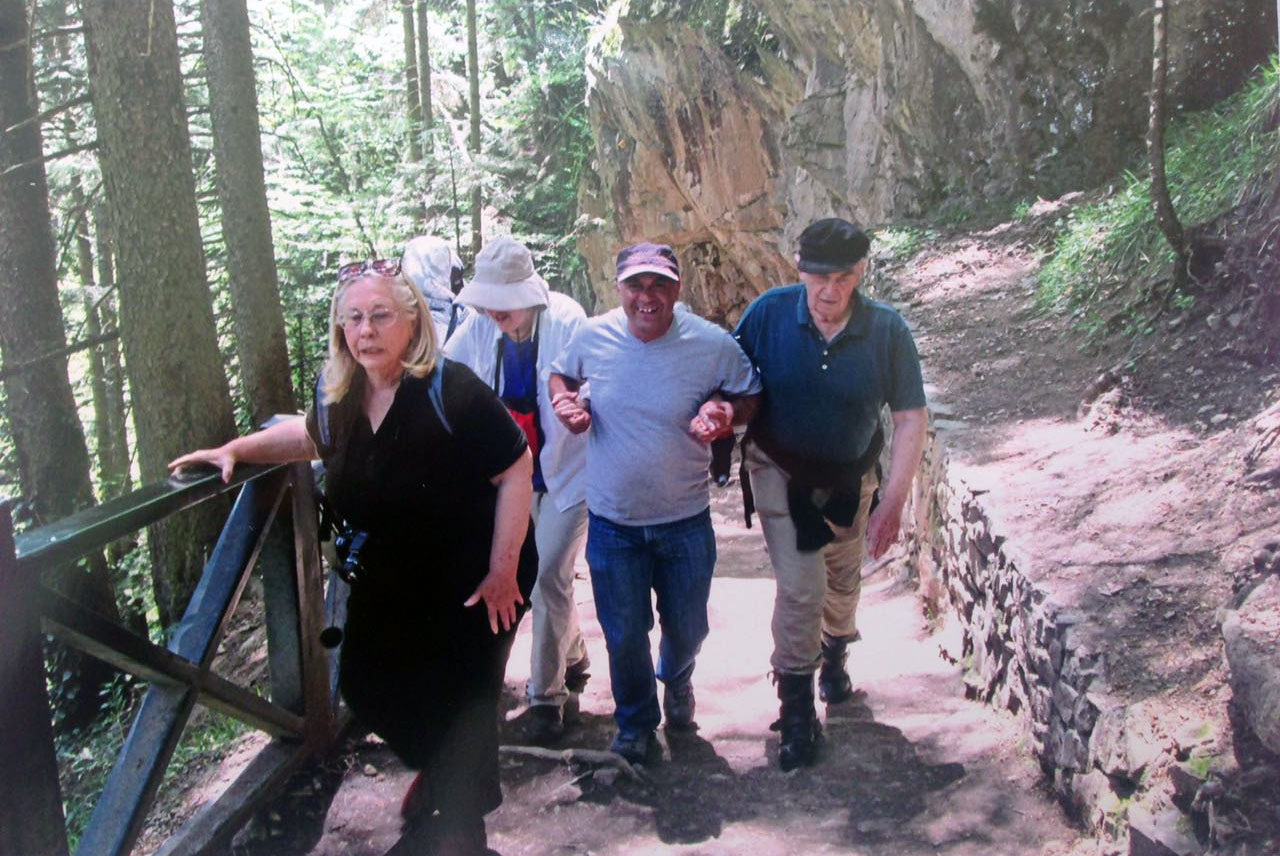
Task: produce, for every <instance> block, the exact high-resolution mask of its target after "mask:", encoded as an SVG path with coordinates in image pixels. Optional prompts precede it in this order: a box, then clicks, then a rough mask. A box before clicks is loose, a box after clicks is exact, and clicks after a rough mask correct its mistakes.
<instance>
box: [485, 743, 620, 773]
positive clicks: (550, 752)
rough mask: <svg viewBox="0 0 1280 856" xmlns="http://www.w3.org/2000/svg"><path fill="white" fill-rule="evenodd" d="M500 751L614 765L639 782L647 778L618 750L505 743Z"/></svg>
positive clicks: (549, 759) (564, 760)
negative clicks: (608, 750)
mask: <svg viewBox="0 0 1280 856" xmlns="http://www.w3.org/2000/svg"><path fill="white" fill-rule="evenodd" d="M498 753H499V754H502V755H524V756H526V757H529V758H541V759H543V760H545V761H561V762H563V763H565V764H568V765H571V766H572V765H573V764H586V765H589V766H594V767H613V768H614V769H616V770H618V771H619V772H621V773H623V774H624V775H626V777H627V778H629V779H633V780H635V781H637V782H641V781H644V780H645V776H644V775H643V773H642V772H641V771H640V770H637V769H636V768H635V767H633V766H632V765H631V763H630V762H629V761H628V760H627V759H626V758H623V757H622V756H621V755H619V754H617V753H616V752H606V751H602V750H600V749H579V748H576V747H570V748H568V749H544V748H543V747H541V746H507V745H504V746H499V747H498Z"/></svg>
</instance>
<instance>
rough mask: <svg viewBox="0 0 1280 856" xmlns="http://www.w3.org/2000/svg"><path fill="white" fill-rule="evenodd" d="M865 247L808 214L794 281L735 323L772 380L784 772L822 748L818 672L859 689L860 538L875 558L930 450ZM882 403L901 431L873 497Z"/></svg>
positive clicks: (776, 666)
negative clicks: (870, 292)
mask: <svg viewBox="0 0 1280 856" xmlns="http://www.w3.org/2000/svg"><path fill="white" fill-rule="evenodd" d="M869 249H870V240H869V239H868V237H867V236H866V234H865V233H863V231H862V230H861V229H859V228H858V227H857V226H856V225H854V224H853V223H850V222H848V221H847V220H841V219H838V218H830V219H826V220H819V221H817V222H815V223H812V224H811V225H809V226H808V228H806V229H805V230H804V232H802V233H801V235H800V247H799V252H798V253H797V254H796V266H797V267H798V268H799V269H800V283H798V284H795V285H787V286H781V287H778V288H773V289H770V290H769V291H767V292H765V293H764V294H762V295H761V296H760V297H758V298H757V299H756V300H755V301H754V302H753V303H752V304H751V305H750V306H749V307H747V311H746V313H745V314H744V315H743V316H742V320H741V321H740V322H739V324H738V328H737V330H736V331H735V332H734V335H735V336H736V337H737V339H738V342H739V344H741V345H742V349H743V350H744V351H745V352H746V354H747V356H748V357H750V358H751V360H752V362H753V363H754V364H755V366H756V368H757V369H758V370H759V372H760V380H761V383H762V384H763V386H764V395H763V397H762V399H761V401H760V407H759V411H758V412H757V414H756V416H755V418H754V420H753V421H752V423H751V426H750V428H749V430H748V441H747V444H746V446H745V449H746V451H745V452H744V455H745V459H746V465H747V471H748V474H749V476H750V485H749V490H750V493H749V494H748V495H749V496H752V497H753V499H754V503H755V510H756V511H757V512H758V513H759V514H760V521H761V525H762V528H763V529H764V536H765V541H766V543H767V544H768V547H769V557H770V560H771V561H772V563H773V569H774V575H775V577H776V579H777V586H778V588H777V597H776V600H775V601H774V607H773V643H774V648H773V657H772V659H771V663H772V665H773V670H774V676H775V678H776V680H777V685H778V697H779V699H780V701H781V705H782V716H781V720H780V726H781V731H782V739H781V742H780V745H779V752H778V761H779V764H780V765H781V767H782V769H784V770H789V769H792V768H793V767H798V766H802V765H807V764H811V763H813V760H814V756H815V754H816V748H817V742H818V740H819V738H820V735H821V727H820V726H819V724H818V718H817V713H816V711H815V709H814V698H813V675H814V672H815V671H819V669H820V671H819V681H818V683H819V689H820V691H821V697H822V699H823V700H824V701H826V702H828V703H833V704H834V703H837V702H841V701H846V700H848V699H849V698H851V697H852V696H853V688H852V684H851V682H850V680H849V675H848V672H847V671H846V670H845V656H846V652H845V647H846V645H848V643H849V642H852V641H854V640H855V639H857V638H858V629H857V623H856V611H857V606H858V595H859V592H860V588H861V565H862V559H863V555H864V546H863V542H864V538H865V542H866V549H865V552H867V553H870V554H871V556H872V558H879V557H880V556H881V555H882V554H883V553H884V552H885V550H887V549H888V548H889V546H890V545H891V544H892V543H893V542H894V541H895V540H897V538H898V530H899V525H900V523H901V520H902V509H903V506H904V504H905V503H906V499H907V494H908V491H909V490H910V487H911V479H912V477H913V476H914V474H915V471H916V468H917V467H918V466H919V464H920V454H921V451H922V449H923V448H924V438H925V427H926V421H927V420H926V415H925V398H924V389H923V384H922V382H921V378H920V361H919V358H918V357H917V355H916V348H915V343H914V342H913V341H912V338H911V332H910V331H909V330H908V328H907V325H906V322H904V321H903V320H902V318H901V316H899V315H898V313H897V312H895V311H894V310H893V309H892V308H890V307H889V306H887V305H885V304H883V303H879V302H877V301H874V300H869V299H867V298H866V297H864V296H863V295H862V294H860V293H859V291H858V285H859V284H860V283H861V282H862V277H863V275H864V274H865V273H866V268H867V252H868V250H869ZM886 404H887V405H888V406H889V410H890V412H891V414H892V417H893V441H892V445H891V448H890V465H889V474H888V478H887V480H886V481H885V484H884V485H883V490H882V491H880V493H879V497H878V501H877V488H878V487H879V486H880V485H879V478H878V471H877V467H876V462H877V460H878V458H879V455H880V450H881V448H882V447H883V445H884V437H883V434H882V432H881V428H880V410H881V408H882V407H883V406H884V405H886ZM748 508H750V505H748Z"/></svg>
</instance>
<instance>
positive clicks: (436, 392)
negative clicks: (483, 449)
mask: <svg viewBox="0 0 1280 856" xmlns="http://www.w3.org/2000/svg"><path fill="white" fill-rule="evenodd" d="M427 397H428V398H430V399H431V406H432V407H433V408H435V411H436V416H438V417H440V424H441V425H443V426H444V431H445V433H446V434H448V435H450V436H453V427H452V426H451V425H450V424H449V417H447V416H445V413H444V357H440V358H439V359H437V360H436V364H435V365H434V366H433V367H432V369H431V385H430V386H429V387H428V388H427Z"/></svg>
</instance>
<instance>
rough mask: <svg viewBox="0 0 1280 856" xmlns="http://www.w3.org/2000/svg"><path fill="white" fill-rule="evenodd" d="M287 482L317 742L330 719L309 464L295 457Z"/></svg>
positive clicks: (311, 733)
mask: <svg viewBox="0 0 1280 856" xmlns="http://www.w3.org/2000/svg"><path fill="white" fill-rule="evenodd" d="M290 482H291V484H290V491H289V494H290V496H291V498H292V501H293V502H292V511H293V538H294V555H295V556H296V559H297V565H296V576H295V579H296V581H297V587H298V588H297V590H298V632H299V634H300V635H301V642H302V645H301V648H302V689H303V697H304V700H305V705H306V719H307V742H308V743H309V744H311V745H313V746H316V747H320V746H325V745H328V744H329V743H330V742H331V741H332V740H333V738H334V720H333V705H332V704H331V696H330V692H329V662H328V658H327V656H326V654H325V649H324V647H323V646H322V645H321V644H320V631H321V630H323V629H324V613H325V609H324V565H323V563H322V562H321V561H320V538H319V531H318V530H319V521H318V515H317V512H316V498H315V479H314V478H313V476H312V472H311V464H310V463H309V462H300V463H296V464H293V465H291V467H290Z"/></svg>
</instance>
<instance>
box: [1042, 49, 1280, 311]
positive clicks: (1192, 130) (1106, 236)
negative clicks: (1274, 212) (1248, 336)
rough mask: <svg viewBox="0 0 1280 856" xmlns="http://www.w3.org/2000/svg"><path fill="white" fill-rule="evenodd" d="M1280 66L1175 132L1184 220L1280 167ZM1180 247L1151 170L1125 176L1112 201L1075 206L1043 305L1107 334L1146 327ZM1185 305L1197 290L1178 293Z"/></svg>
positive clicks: (1231, 200)
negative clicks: (1160, 209)
mask: <svg viewBox="0 0 1280 856" xmlns="http://www.w3.org/2000/svg"><path fill="white" fill-rule="evenodd" d="M1277 87H1280V63H1278V62H1276V61H1275V60H1273V62H1272V64H1271V66H1270V67H1269V68H1267V69H1264V70H1263V72H1262V73H1261V74H1260V75H1259V76H1258V77H1257V79H1256V80H1255V81H1254V82H1253V83H1252V84H1251V85H1250V86H1249V87H1247V88H1246V89H1245V90H1243V91H1242V92H1240V93H1239V94H1237V95H1236V96H1234V97H1232V98H1230V99H1228V100H1227V101H1225V102H1223V103H1222V104H1221V105H1219V106H1218V107H1217V108H1216V109H1214V110H1211V111H1206V112H1204V113H1199V114H1194V115H1190V116H1185V117H1183V118H1182V119H1181V120H1180V121H1178V122H1177V123H1175V124H1174V125H1173V126H1172V127H1171V128H1170V132H1169V135H1168V136H1169V147H1168V152H1167V171H1168V177H1169V189H1170V194H1171V196H1172V198H1173V204H1174V207H1175V209H1176V210H1177V212H1178V215H1179V217H1180V218H1181V219H1182V221H1183V223H1184V224H1187V225H1190V224H1196V223H1203V222H1207V221H1210V220H1213V219H1214V218H1216V217H1218V216H1220V215H1222V214H1223V213H1225V212H1226V211H1228V210H1230V209H1231V208H1232V207H1234V206H1236V205H1238V204H1240V203H1241V202H1243V201H1245V200H1246V199H1248V198H1249V197H1250V196H1251V195H1253V194H1254V193H1255V192H1256V191H1257V190H1258V189H1259V188H1261V187H1262V186H1263V185H1264V183H1265V182H1267V181H1269V180H1272V179H1273V177H1274V176H1275V175H1276V165H1277V163H1280V130H1277V128H1276V124H1275V111H1276V110H1277V108H1278V107H1280V95H1278V94H1277ZM1172 264H1173V253H1172V251H1171V250H1170V249H1169V246H1168V244H1167V243H1166V242H1165V239H1164V237H1163V235H1162V234H1161V233H1160V231H1159V229H1158V228H1157V226H1156V223H1155V219H1154V215H1153V213H1152V207H1151V197H1150V183H1149V179H1148V177H1147V176H1146V175H1145V174H1136V173H1132V172H1129V173H1126V174H1125V175H1124V178H1123V183H1122V186H1121V188H1120V189H1119V190H1118V191H1116V192H1115V193H1114V194H1113V195H1112V196H1110V197H1109V198H1107V199H1105V200H1103V201H1101V202H1097V203H1094V204H1090V205H1084V206H1081V207H1080V208H1077V209H1075V210H1073V211H1072V212H1071V214H1070V215H1069V217H1068V219H1067V222H1066V224H1065V226H1064V227H1063V231H1062V233H1061V234H1060V235H1059V236H1058V238H1057V240H1056V242H1055V246H1054V250H1053V255H1052V257H1051V258H1050V259H1049V261H1048V262H1047V263H1046V264H1045V266H1044V267H1043V268H1042V269H1041V271H1040V274H1039V286H1040V297H1041V300H1042V302H1043V304H1044V305H1046V306H1053V307H1056V308H1058V309H1059V310H1063V311H1067V312H1070V313H1072V314H1073V315H1074V316H1075V317H1076V318H1077V319H1078V322H1079V323H1080V325H1081V327H1082V328H1083V329H1084V330H1085V331H1087V332H1089V333H1091V334H1100V333H1102V332H1105V331H1108V330H1110V329H1111V327H1112V325H1114V324H1119V325H1122V327H1123V329H1125V330H1126V331H1127V332H1128V333H1130V334H1135V333H1141V332H1143V331H1144V330H1145V329H1146V325H1147V323H1148V322H1147V321H1146V320H1144V317H1145V316H1143V315H1142V311H1143V307H1144V306H1146V305H1148V304H1149V303H1150V301H1151V298H1152V296H1153V293H1154V292H1155V291H1156V290H1157V286H1159V285H1160V284H1161V283H1163V282H1165V281H1166V280H1167V279H1168V278H1169V275H1170V274H1169V272H1170V270H1171V266H1172ZM1170 298H1171V300H1172V301H1173V305H1174V306H1175V307H1179V308H1186V307H1188V306H1190V305H1191V303H1192V301H1193V300H1194V298H1193V296H1192V295H1189V294H1174V295H1170Z"/></svg>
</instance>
